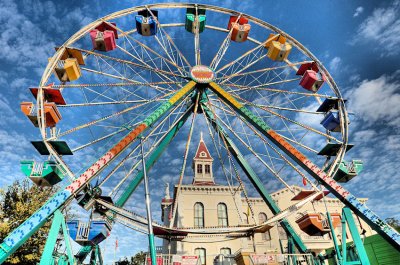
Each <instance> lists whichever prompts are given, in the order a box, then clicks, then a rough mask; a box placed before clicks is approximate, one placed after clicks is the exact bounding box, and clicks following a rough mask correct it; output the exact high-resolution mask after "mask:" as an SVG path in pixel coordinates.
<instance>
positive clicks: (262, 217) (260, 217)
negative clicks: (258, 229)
mask: <svg viewBox="0 0 400 265" xmlns="http://www.w3.org/2000/svg"><path fill="white" fill-rule="evenodd" d="M265 221H267V215H266V214H265V213H259V214H258V223H259V224H262V223H264V222H265ZM261 239H262V240H266V241H270V240H271V233H270V232H269V230H268V231H267V232H265V233H262V234H261Z"/></svg>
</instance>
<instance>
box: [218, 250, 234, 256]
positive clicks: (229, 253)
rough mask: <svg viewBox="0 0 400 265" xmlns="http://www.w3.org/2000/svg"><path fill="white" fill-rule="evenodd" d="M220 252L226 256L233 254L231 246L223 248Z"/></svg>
mask: <svg viewBox="0 0 400 265" xmlns="http://www.w3.org/2000/svg"><path fill="white" fill-rule="evenodd" d="M220 253H221V254H222V255H224V256H225V257H226V256H230V255H231V254H232V253H231V249H230V248H221V250H220Z"/></svg>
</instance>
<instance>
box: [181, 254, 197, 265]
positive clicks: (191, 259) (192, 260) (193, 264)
mask: <svg viewBox="0 0 400 265" xmlns="http://www.w3.org/2000/svg"><path fill="white" fill-rule="evenodd" d="M198 259H199V257H197V256H182V265H197V260H198Z"/></svg>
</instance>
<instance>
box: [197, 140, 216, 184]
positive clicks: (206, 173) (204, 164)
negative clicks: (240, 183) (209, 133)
mask: <svg viewBox="0 0 400 265" xmlns="http://www.w3.org/2000/svg"><path fill="white" fill-rule="evenodd" d="M213 160H214V159H213V158H212V157H211V154H210V152H209V151H208V149H207V146H206V143H205V142H204V139H203V132H200V141H199V145H198V146H197V151H196V154H195V156H194V158H193V171H194V179H193V184H194V185H215V182H214V177H213V172H212V164H213Z"/></svg>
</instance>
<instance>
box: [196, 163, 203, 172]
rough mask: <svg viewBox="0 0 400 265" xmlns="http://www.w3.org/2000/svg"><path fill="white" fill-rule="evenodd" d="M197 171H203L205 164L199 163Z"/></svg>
mask: <svg viewBox="0 0 400 265" xmlns="http://www.w3.org/2000/svg"><path fill="white" fill-rule="evenodd" d="M197 173H203V165H201V164H197Z"/></svg>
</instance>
